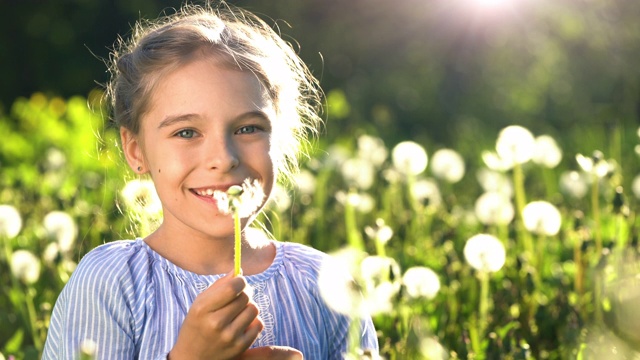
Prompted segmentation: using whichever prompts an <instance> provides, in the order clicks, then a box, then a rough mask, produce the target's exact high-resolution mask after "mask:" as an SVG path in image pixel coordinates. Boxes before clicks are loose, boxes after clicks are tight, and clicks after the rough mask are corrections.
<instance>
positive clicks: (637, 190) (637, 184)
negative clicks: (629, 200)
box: [631, 174, 640, 199]
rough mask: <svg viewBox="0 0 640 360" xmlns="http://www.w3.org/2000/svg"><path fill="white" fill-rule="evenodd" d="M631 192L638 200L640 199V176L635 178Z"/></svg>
mask: <svg viewBox="0 0 640 360" xmlns="http://www.w3.org/2000/svg"><path fill="white" fill-rule="evenodd" d="M631 192H633V195H634V196H635V197H636V199H640V174H639V175H636V177H634V178H633V181H632V182H631Z"/></svg>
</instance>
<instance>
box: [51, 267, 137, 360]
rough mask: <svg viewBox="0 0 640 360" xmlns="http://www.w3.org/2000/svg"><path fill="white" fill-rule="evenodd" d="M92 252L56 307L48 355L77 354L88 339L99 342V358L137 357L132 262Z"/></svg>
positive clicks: (74, 275) (75, 274) (77, 271)
mask: <svg viewBox="0 0 640 360" xmlns="http://www.w3.org/2000/svg"><path fill="white" fill-rule="evenodd" d="M104 260H105V259H104V258H101V257H99V256H90V255H87V256H85V258H84V259H83V260H82V261H81V262H80V264H79V265H78V268H77V269H76V271H75V272H74V273H73V275H72V276H71V278H70V280H69V282H68V283H67V285H66V286H65V288H64V289H63V291H62V292H61V294H60V296H59V297H58V300H57V301H56V305H55V307H54V309H53V314H52V317H51V323H50V326H49V331H48V334H47V341H46V343H45V349H44V353H43V357H42V359H43V360H49V359H77V358H78V354H79V351H80V347H81V345H82V343H83V342H84V341H93V343H94V344H95V345H96V349H95V351H96V352H95V359H97V360H102V359H110V360H119V359H122V360H124V359H127V360H129V359H134V358H135V353H136V346H135V330H134V329H135V322H134V319H133V311H132V309H131V306H130V304H131V301H130V300H131V298H132V289H133V285H132V281H131V277H130V276H128V271H127V269H126V266H118V264H107V263H105V261H104Z"/></svg>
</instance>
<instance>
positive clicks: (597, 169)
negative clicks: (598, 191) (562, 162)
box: [576, 150, 614, 178]
mask: <svg viewBox="0 0 640 360" xmlns="http://www.w3.org/2000/svg"><path fill="white" fill-rule="evenodd" d="M576 162H577V163H578V166H580V168H581V169H582V171H584V172H586V173H589V174H591V175H595V176H596V177H597V178H603V177H605V176H607V174H608V173H609V172H611V171H612V170H613V169H612V168H613V167H614V165H613V164H612V163H611V162H609V161H607V160H606V159H605V158H604V154H603V153H602V152H601V151H599V150H596V151H594V152H593V155H592V156H590V157H589V156H584V155H582V154H577V155H576Z"/></svg>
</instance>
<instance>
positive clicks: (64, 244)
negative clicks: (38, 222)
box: [43, 211, 78, 253]
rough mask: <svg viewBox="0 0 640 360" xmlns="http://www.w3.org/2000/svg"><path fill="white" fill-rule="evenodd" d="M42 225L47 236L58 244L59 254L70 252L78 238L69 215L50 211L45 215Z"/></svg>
mask: <svg viewBox="0 0 640 360" xmlns="http://www.w3.org/2000/svg"><path fill="white" fill-rule="evenodd" d="M43 225H44V229H45V232H46V233H47V236H48V237H49V238H50V239H53V240H55V241H56V242H57V243H58V245H59V249H60V251H61V252H63V253H66V252H68V251H70V250H71V248H72V247H73V245H74V243H75V241H76V237H77V236H78V226H77V225H76V222H75V221H74V220H73V218H72V217H71V215H69V214H67V213H66V212H64V211H51V212H50V213H48V214H47V215H45V217H44V220H43Z"/></svg>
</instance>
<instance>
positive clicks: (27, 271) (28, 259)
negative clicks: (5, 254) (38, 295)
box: [9, 250, 41, 285]
mask: <svg viewBox="0 0 640 360" xmlns="http://www.w3.org/2000/svg"><path fill="white" fill-rule="evenodd" d="M9 266H10V268H11V274H12V275H13V276H15V277H16V278H17V279H19V280H20V281H22V282H23V283H25V284H27V285H30V284H33V283H35V282H36V281H38V279H39V278H40V267H41V266H40V260H39V259H38V258H37V257H36V256H35V255H34V254H33V253H32V252H30V251H28V250H16V251H14V252H13V254H12V255H11V260H10V262H9Z"/></svg>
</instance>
